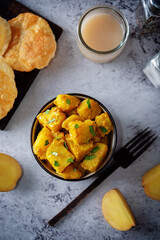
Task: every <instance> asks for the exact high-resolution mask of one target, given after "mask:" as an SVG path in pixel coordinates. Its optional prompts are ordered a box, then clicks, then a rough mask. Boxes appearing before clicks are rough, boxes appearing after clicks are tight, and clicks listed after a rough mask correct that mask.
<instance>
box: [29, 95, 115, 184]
mask: <svg viewBox="0 0 160 240" xmlns="http://www.w3.org/2000/svg"><path fill="white" fill-rule="evenodd" d="M64 94H67V95H72V96H77V97H84V98H85V99H87V98H90V99H93V100H94V101H97V102H98V104H99V105H100V107H101V108H102V109H104V110H105V112H107V113H108V115H109V117H110V119H111V121H112V124H113V129H114V145H113V147H112V151H111V154H110V156H109V158H108V161H107V162H106V163H105V164H104V166H102V167H101V168H100V169H98V170H97V171H96V172H93V173H92V174H89V175H86V176H85V177H84V178H83V177H82V178H79V179H64V178H62V177H61V176H58V175H55V174H53V173H51V172H50V171H49V170H48V169H46V168H45V167H44V165H43V164H42V163H41V162H40V161H39V159H38V157H37V156H36V154H35V153H34V152H33V144H32V135H33V128H34V125H35V123H36V121H38V120H37V115H38V114H39V113H41V112H42V110H43V109H44V108H45V107H46V106H47V105H49V104H50V103H52V102H53V101H54V100H55V99H56V97H57V96H56V97H55V98H53V99H51V100H50V101H48V102H47V103H45V104H44V105H43V106H42V107H41V109H40V110H39V111H38V113H37V114H36V116H35V118H34V120H33V123H32V126H31V133H30V144H31V150H32V153H33V156H34V158H35V160H36V161H37V163H38V164H39V165H40V166H41V167H42V168H43V169H44V170H45V171H46V172H47V173H49V174H50V175H51V176H52V177H55V178H58V179H60V180H62V181H69V182H77V181H83V180H86V179H88V178H91V177H95V176H97V175H100V174H101V173H102V172H103V171H104V170H105V169H106V168H107V166H108V165H109V163H110V162H111V159H112V157H113V155H114V153H115V150H116V146H117V127H116V123H115V120H114V118H113V116H112V115H111V113H110V111H109V110H108V108H106V107H105V106H104V105H103V104H102V103H101V102H100V101H98V100H97V99H95V98H93V97H91V96H89V95H86V94H81V93H64Z"/></svg>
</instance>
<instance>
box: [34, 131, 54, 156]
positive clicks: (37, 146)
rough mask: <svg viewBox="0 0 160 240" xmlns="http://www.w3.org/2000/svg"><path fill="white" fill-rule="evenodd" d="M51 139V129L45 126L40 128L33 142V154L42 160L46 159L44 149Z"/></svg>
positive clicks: (45, 149)
mask: <svg viewBox="0 0 160 240" xmlns="http://www.w3.org/2000/svg"><path fill="white" fill-rule="evenodd" d="M52 141H53V135H52V133H51V131H50V130H49V129H48V128H47V127H44V128H42V130H41V131H40V132H39V134H38V136H37V139H36V141H35V142H34V144H33V152H34V154H36V155H37V156H38V157H39V158H40V159H42V160H43V159H46V151H47V149H48V147H49V145H50V144H51V142H52Z"/></svg>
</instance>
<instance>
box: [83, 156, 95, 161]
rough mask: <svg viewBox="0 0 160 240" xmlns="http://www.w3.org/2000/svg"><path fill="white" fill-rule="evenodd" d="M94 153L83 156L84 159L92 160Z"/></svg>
mask: <svg viewBox="0 0 160 240" xmlns="http://www.w3.org/2000/svg"><path fill="white" fill-rule="evenodd" d="M95 157H96V156H95V155H90V156H85V158H84V159H85V160H92V159H93V158H95Z"/></svg>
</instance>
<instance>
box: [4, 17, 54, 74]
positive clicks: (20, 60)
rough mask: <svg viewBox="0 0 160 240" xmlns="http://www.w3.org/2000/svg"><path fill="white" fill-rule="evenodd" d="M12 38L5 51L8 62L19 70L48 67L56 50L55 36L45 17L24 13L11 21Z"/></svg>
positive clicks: (26, 70) (27, 70)
mask: <svg viewBox="0 0 160 240" xmlns="http://www.w3.org/2000/svg"><path fill="white" fill-rule="evenodd" d="M9 24H10V28H11V33H12V38H11V41H10V44H9V46H8V49H7V51H6V52H5V55H4V58H5V59H6V61H7V63H9V64H10V66H11V67H12V68H13V69H14V70H17V71H22V72H23V71H25V72H29V71H31V70H33V69H34V68H37V69H42V68H44V67H46V66H47V65H48V64H49V62H50V60H51V59H52V58H53V57H54V55H55V51H56V41H55V36H54V34H53V32H52V30H51V28H50V26H49V24H48V23H47V21H46V20H44V19H43V18H41V17H39V16H37V15H34V14H32V13H22V14H19V15H18V16H17V17H16V18H13V19H11V20H10V21H9Z"/></svg>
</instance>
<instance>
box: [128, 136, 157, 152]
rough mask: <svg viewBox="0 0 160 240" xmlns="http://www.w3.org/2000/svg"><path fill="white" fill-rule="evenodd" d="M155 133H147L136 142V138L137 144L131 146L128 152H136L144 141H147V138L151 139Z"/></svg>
mask: <svg viewBox="0 0 160 240" xmlns="http://www.w3.org/2000/svg"><path fill="white" fill-rule="evenodd" d="M154 136H155V135H154V134H152V135H147V136H145V137H144V138H140V141H139V142H138V140H137V144H136V145H135V146H134V147H132V149H130V152H131V153H132V154H134V153H136V152H137V151H138V150H139V149H140V148H141V147H143V146H144V145H145V144H146V143H148V141H149V140H151V139H152V138H153V137H154Z"/></svg>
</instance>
